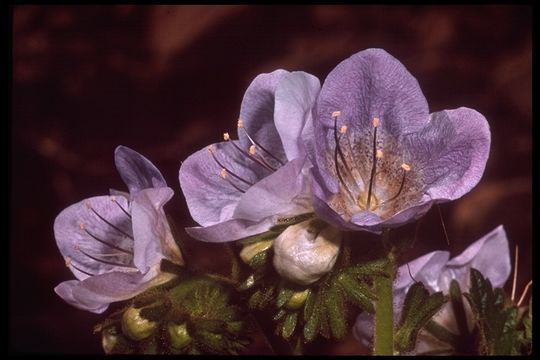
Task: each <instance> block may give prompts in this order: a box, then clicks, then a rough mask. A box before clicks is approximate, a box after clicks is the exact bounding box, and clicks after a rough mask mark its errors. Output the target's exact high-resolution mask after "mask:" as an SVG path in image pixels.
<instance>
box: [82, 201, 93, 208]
mask: <svg viewBox="0 0 540 360" xmlns="http://www.w3.org/2000/svg"><path fill="white" fill-rule="evenodd" d="M84 205H85V206H86V208H87V209H91V208H92V203H91V202H90V201H87V202H85V203H84Z"/></svg>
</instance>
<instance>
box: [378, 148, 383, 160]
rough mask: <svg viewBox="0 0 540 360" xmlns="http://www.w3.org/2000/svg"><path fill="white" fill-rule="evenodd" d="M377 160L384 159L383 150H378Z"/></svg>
mask: <svg viewBox="0 0 540 360" xmlns="http://www.w3.org/2000/svg"><path fill="white" fill-rule="evenodd" d="M376 156H377V159H382V158H383V157H384V153H383V151H382V150H379V149H377V154H376Z"/></svg>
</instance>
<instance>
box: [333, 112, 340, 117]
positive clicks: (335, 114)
mask: <svg viewBox="0 0 540 360" xmlns="http://www.w3.org/2000/svg"><path fill="white" fill-rule="evenodd" d="M338 116H341V111H334V112H333V113H332V117H333V118H337V117H338Z"/></svg>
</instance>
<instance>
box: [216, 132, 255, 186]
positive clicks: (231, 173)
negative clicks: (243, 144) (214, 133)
mask: <svg viewBox="0 0 540 360" xmlns="http://www.w3.org/2000/svg"><path fill="white" fill-rule="evenodd" d="M232 143H233V144H234V142H232ZM208 152H209V153H210V155H212V158H213V159H214V161H215V162H216V163H217V164H218V165H219V167H221V168H222V169H225V170H226V171H227V173H228V174H230V175H231V176H232V177H234V178H235V179H237V180H240V181H242V182H243V183H245V184H247V185H249V186H253V183H251V182H249V181H247V180H246V179H244V178H242V177H241V176H238V175H236V174H235V173H234V172H232V171H231V170H229V169H227V167H226V166H225V165H223V164H222V163H221V161H219V160H218V158H217V157H216V155H215V154H214V147H213V146H212V145H210V146H209V147H208Z"/></svg>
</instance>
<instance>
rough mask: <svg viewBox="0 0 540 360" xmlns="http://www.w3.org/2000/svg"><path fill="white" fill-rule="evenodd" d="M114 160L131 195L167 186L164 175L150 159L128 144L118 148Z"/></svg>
mask: <svg viewBox="0 0 540 360" xmlns="http://www.w3.org/2000/svg"><path fill="white" fill-rule="evenodd" d="M114 162H115V164H116V168H117V169H118V172H119V173H120V176H121V177H122V180H124V182H125V183H126V185H127V187H128V189H129V192H130V194H131V196H135V194H136V193H137V192H139V191H141V190H143V189H147V188H158V187H166V186H167V183H166V182H165V179H164V178H163V175H161V173H160V172H159V170H158V169H157V168H156V167H155V166H154V164H152V163H151V162H150V160H148V159H147V158H145V157H144V156H142V155H141V154H139V153H138V152H136V151H134V150H132V149H130V148H128V147H126V146H118V147H117V148H116V150H115V151H114Z"/></svg>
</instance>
